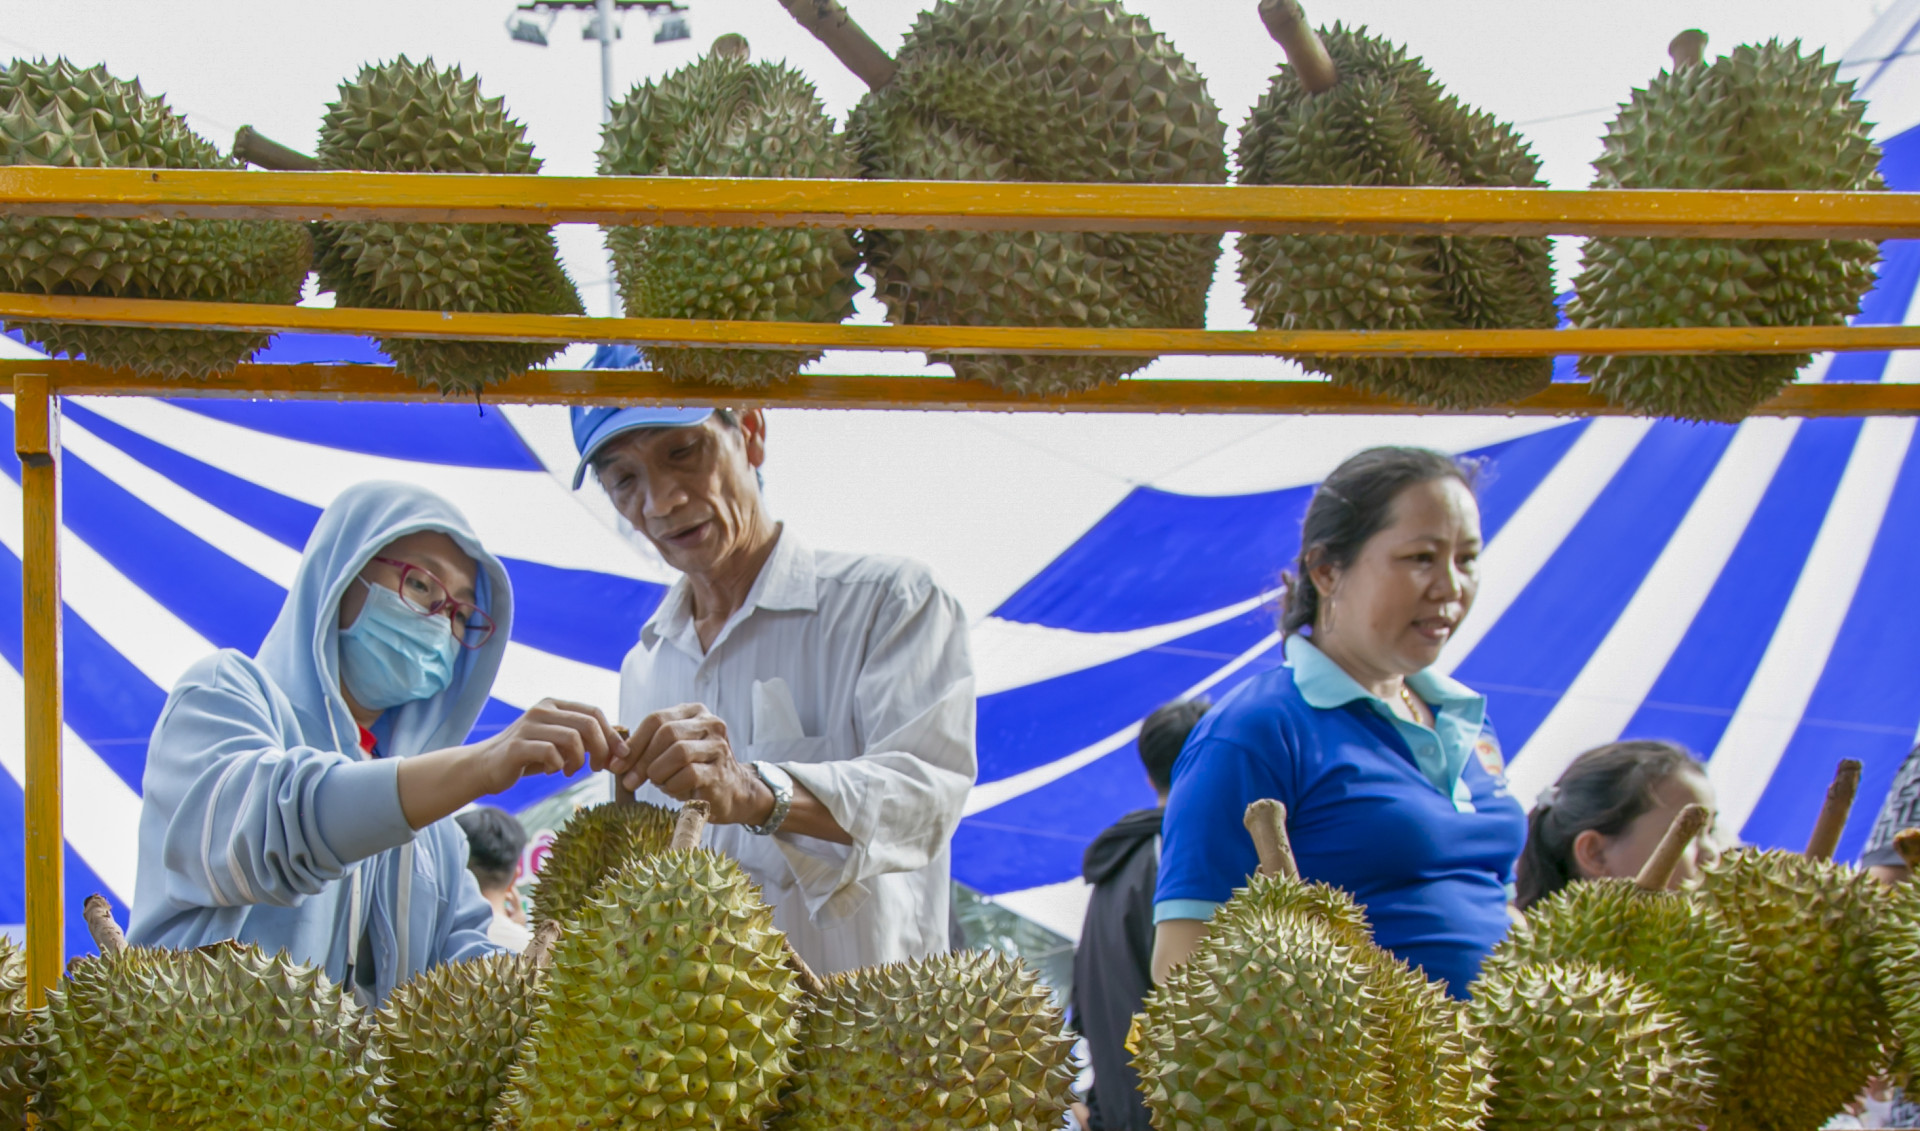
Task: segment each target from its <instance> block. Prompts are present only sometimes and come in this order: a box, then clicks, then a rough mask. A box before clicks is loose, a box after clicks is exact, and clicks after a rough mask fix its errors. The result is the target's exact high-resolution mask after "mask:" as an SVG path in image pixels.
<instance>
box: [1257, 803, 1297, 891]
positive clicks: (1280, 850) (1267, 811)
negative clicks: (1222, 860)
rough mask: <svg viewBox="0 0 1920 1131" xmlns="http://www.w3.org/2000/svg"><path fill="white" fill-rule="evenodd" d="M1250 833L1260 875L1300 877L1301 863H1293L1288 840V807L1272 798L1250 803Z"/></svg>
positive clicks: (1291, 847)
mask: <svg viewBox="0 0 1920 1131" xmlns="http://www.w3.org/2000/svg"><path fill="white" fill-rule="evenodd" d="M1244 820H1245V822H1246V826H1247V832H1249V833H1251V834H1253V849H1254V851H1255V852H1258V853H1259V854H1260V874H1261V875H1263V876H1285V877H1286V878H1287V879H1289V880H1297V879H1299V878H1300V866H1299V865H1298V864H1296V863H1294V859H1293V845H1292V844H1290V843H1288V841H1287V807H1286V806H1285V805H1282V804H1280V802H1278V801H1275V800H1274V799H1272V798H1271V797H1266V798H1262V799H1260V800H1259V801H1256V802H1254V803H1253V804H1251V805H1249V806H1247V815H1246V817H1245V818H1244Z"/></svg>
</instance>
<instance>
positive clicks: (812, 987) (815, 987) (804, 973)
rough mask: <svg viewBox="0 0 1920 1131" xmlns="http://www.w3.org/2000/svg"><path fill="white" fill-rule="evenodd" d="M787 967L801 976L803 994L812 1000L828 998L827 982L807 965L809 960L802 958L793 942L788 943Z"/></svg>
mask: <svg viewBox="0 0 1920 1131" xmlns="http://www.w3.org/2000/svg"><path fill="white" fill-rule="evenodd" d="M787 965H788V966H791V967H793V972H794V973H795V974H798V975H799V976H800V990H801V992H802V993H804V994H806V995H807V996H808V997H811V998H820V997H825V996H826V993H827V983H826V981H825V980H824V979H822V978H821V977H820V975H818V974H815V973H814V972H813V967H811V966H809V965H807V960H806V959H804V958H802V957H800V952H799V951H797V950H795V949H793V942H792V940H788V941H787Z"/></svg>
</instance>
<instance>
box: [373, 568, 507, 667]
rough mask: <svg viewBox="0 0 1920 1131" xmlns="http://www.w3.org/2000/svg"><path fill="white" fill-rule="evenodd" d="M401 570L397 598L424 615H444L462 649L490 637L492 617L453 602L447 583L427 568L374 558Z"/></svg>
mask: <svg viewBox="0 0 1920 1131" xmlns="http://www.w3.org/2000/svg"><path fill="white" fill-rule="evenodd" d="M373 560H374V561H376V562H379V563H380V564H381V565H390V566H392V567H394V568H395V569H397V570H399V571H400V588H399V594H400V599H401V600H402V601H405V602H406V604H407V607H408V608H410V609H412V610H413V611H414V612H416V613H419V614H420V615H421V616H423V617H438V616H444V617H446V618H447V628H448V631H450V632H452V633H453V638H454V639H455V640H457V641H459V642H460V646H461V647H462V648H478V647H480V646H481V645H483V644H485V643H486V642H487V641H489V640H491V639H493V618H492V617H490V616H488V615H487V614H485V613H483V612H481V611H480V610H479V609H477V608H475V607H474V606H472V605H470V604H468V603H467V602H465V601H456V600H455V599H454V597H453V594H451V593H449V592H448V591H447V583H446V582H444V581H441V580H440V579H439V578H437V577H435V576H434V575H433V574H432V572H430V571H429V570H427V569H425V568H423V567H421V566H417V565H414V564H413V563H412V562H403V561H401V560H400V559H398V558H380V557H376V558H374V559H373Z"/></svg>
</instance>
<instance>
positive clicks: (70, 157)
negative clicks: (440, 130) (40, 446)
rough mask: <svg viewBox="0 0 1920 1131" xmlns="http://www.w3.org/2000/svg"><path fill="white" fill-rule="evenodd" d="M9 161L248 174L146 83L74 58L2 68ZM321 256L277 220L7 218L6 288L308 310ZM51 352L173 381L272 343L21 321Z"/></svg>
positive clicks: (2, 266)
mask: <svg viewBox="0 0 1920 1131" xmlns="http://www.w3.org/2000/svg"><path fill="white" fill-rule="evenodd" d="M0 165H51V166H54V167H57V168H69V169H101V168H120V169H236V168H239V165H238V164H236V163H235V162H233V161H231V160H229V159H228V158H225V157H222V156H221V155H220V152H219V150H217V149H215V148H214V147H213V145H212V144H211V143H209V142H207V141H204V140H202V139H201V138H200V137H199V136H197V135H196V134H194V132H193V131H192V130H190V129H188V128H187V124H186V120H185V119H183V118H182V117H180V115H178V114H176V113H174V112H173V111H172V110H171V109H169V108H168V107H167V104H166V102H165V101H164V100H162V99H159V98H150V97H148V96H147V95H146V94H145V93H143V92H142V91H141V89H140V84H139V83H137V82H124V81H122V80H120V79H117V78H114V77H113V76H112V75H110V74H108V73H107V71H106V68H104V67H92V68H88V69H85V70H83V69H81V68H79V67H76V66H74V65H73V64H72V63H69V62H67V61H66V60H65V59H55V60H54V61H52V62H46V61H44V60H42V61H37V62H27V61H25V60H20V59H15V60H14V61H13V62H12V63H11V64H9V65H8V66H7V67H6V68H5V69H0ZM312 256H313V243H312V240H310V239H309V238H308V236H307V230H306V228H305V227H304V226H302V225H300V224H292V223H286V222H282V221H276V220H112V219H85V218H76V217H50V216H49V217H40V216H4V217H0V289H5V290H8V291H13V292H16V293H20V294H39V295H83V296H92V297H101V298H147V299H176V300H197V301H202V302H257V303H275V304H290V303H294V302H297V301H299V298H300V287H301V284H302V283H303V282H304V281H305V280H306V277H307V269H308V265H309V263H310V261H311V259H312ZM8 326H9V328H11V329H15V330H19V331H20V332H21V333H23V334H24V335H25V336H26V338H27V340H28V341H31V342H33V343H34V344H35V345H38V346H40V347H41V348H42V349H44V350H47V351H48V352H51V353H62V352H64V353H70V354H85V355H86V358H87V360H89V361H92V362H95V363H97V364H100V365H106V366H113V367H117V368H126V369H131V370H133V371H134V372H136V373H141V374H147V375H156V376H161V377H193V378H201V377H206V376H209V375H211V374H214V373H218V372H221V371H223V370H227V369H231V368H233V367H234V366H235V365H236V364H238V363H240V362H242V361H245V360H247V359H248V358H250V357H252V356H253V355H254V354H255V353H258V352H259V351H260V349H261V348H262V347H264V346H265V345H266V344H267V339H268V338H269V337H271V335H269V334H256V333H240V332H232V331H219V330H151V329H136V328H127V327H118V326H91V325H85V324H82V323H76V322H62V323H56V322H17V321H14V322H9V323H8Z"/></svg>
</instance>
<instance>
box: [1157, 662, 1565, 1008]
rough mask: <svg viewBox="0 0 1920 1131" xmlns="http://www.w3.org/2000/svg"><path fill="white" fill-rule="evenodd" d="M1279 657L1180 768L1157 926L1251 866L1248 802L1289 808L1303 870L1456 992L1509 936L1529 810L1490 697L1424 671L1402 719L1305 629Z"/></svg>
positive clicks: (1189, 912) (1205, 729)
mask: <svg viewBox="0 0 1920 1131" xmlns="http://www.w3.org/2000/svg"><path fill="white" fill-rule="evenodd" d="M1286 654H1287V666H1286V667H1283V668H1276V669H1274V670H1273V671H1270V672H1267V673H1266V674H1264V675H1261V676H1258V677H1256V678H1254V679H1251V680H1248V681H1247V682H1246V683H1244V684H1242V685H1241V686H1240V687H1238V688H1236V689H1235V690H1234V691H1233V693H1232V694H1230V695H1228V696H1227V697H1226V698H1225V699H1224V700H1222V701H1221V702H1220V704H1219V705H1218V706H1216V707H1215V708H1214V709H1213V710H1211V711H1209V712H1207V715H1206V717H1205V718H1203V719H1201V720H1200V724H1199V725H1198V726H1197V727H1195V728H1194V730H1193V733H1192V735H1190V736H1189V737H1188V738H1187V744H1186V747H1185V749H1183V750H1182V751H1181V753H1180V760H1179V761H1178V762H1177V763H1175V765H1174V769H1173V793H1172V795H1171V796H1170V797H1169V798H1168V799H1167V812H1166V817H1165V820H1164V822H1163V826H1162V832H1161V836H1162V837H1163V838H1164V839H1163V842H1162V848H1161V856H1160V881H1159V887H1158V889H1157V890H1156V892H1155V895H1154V916H1153V917H1154V921H1155V922H1159V921H1161V920H1164V919H1206V918H1209V917H1210V916H1211V915H1212V914H1213V911H1214V909H1215V908H1217V907H1219V906H1220V904H1222V903H1224V902H1226V901H1227V899H1228V897H1230V896H1231V895H1232V894H1233V890H1234V889H1235V888H1238V887H1242V886H1244V885H1245V884H1246V882H1247V877H1248V876H1250V875H1252V874H1253V872H1254V871H1255V869H1256V868H1258V866H1259V858H1258V856H1257V855H1256V854H1255V852H1254V848H1253V839H1252V838H1251V837H1250V836H1248V835H1247V831H1246V825H1245V824H1244V816H1245V813H1246V809H1247V806H1248V805H1249V804H1250V803H1252V802H1254V801H1257V800H1259V799H1260V798H1263V797H1272V798H1277V799H1279V800H1280V801H1281V802H1282V803H1283V804H1285V805H1286V807H1287V833H1288V836H1289V837H1290V838H1291V840H1292V842H1293V853H1294V858H1295V859H1296V861H1297V862H1298V863H1299V865H1300V874H1301V875H1302V876H1304V877H1305V878H1307V879H1309V880H1318V881H1321V882H1322V883H1327V884H1331V885H1333V886H1335V887H1338V888H1343V889H1345V890H1346V891H1348V892H1350V893H1351V894H1352V895H1353V897H1354V899H1356V900H1357V901H1358V902H1359V903H1360V904H1361V905H1362V906H1364V907H1365V908H1366V910H1367V918H1368V919H1370V920H1371V921H1372V923H1373V933H1374V938H1375V940H1376V941H1378V942H1379V944H1380V945H1381V946H1383V947H1385V948H1386V949H1387V950H1389V951H1392V952H1393V953H1394V954H1395V955H1397V956H1398V957H1400V958H1402V959H1405V960H1406V961H1407V962H1408V963H1409V964H1410V965H1413V966H1416V967H1419V968H1420V969H1422V970H1423V971H1425V973H1426V975H1427V977H1428V978H1430V979H1433V980H1435V981H1439V982H1442V983H1444V984H1445V985H1446V986H1447V987H1448V991H1449V992H1450V993H1452V994H1453V996H1455V997H1465V996H1466V989H1467V985H1468V984H1469V983H1470V982H1472V981H1473V978H1474V975H1475V974H1476V973H1477V972H1478V971H1479V969H1480V962H1481V960H1482V959H1483V958H1485V957H1486V955H1487V952H1488V951H1490V950H1492V949H1493V946H1494V944H1495V943H1497V942H1499V941H1500V939H1501V938H1502V937H1503V936H1504V935H1505V934H1506V933H1507V927H1508V924H1509V922H1510V920H1509V919H1508V916H1507V887H1508V885H1509V884H1510V883H1511V882H1512V879H1513V864H1514V861H1515V860H1516V859H1517V858H1518V857H1519V855H1520V849H1521V848H1522V846H1523V845H1524V844H1525V842H1526V836H1527V819H1526V814H1525V813H1524V812H1522V810H1521V808H1520V805H1519V803H1518V802H1517V801H1515V800H1514V799H1513V798H1512V797H1511V796H1510V795H1509V794H1508V792H1507V782H1506V773H1505V763H1504V760H1503V759H1502V757H1501V753H1500V742H1499V739H1498V738H1497V737H1495V735H1494V732H1493V727H1492V726H1491V725H1490V724H1489V723H1488V722H1487V721H1486V717H1485V710H1486V700H1485V699H1484V698H1483V697H1482V696H1479V695H1476V694H1474V693H1473V692H1472V691H1470V690H1469V689H1467V688H1466V687H1464V686H1462V685H1461V684H1459V683H1456V682H1455V681H1453V680H1451V679H1448V678H1446V677H1445V676H1441V675H1437V674H1434V673H1432V672H1420V673H1418V674H1416V675H1412V676H1408V677H1407V686H1408V687H1410V688H1412V690H1413V692H1414V694H1416V695H1418V696H1420V698H1421V700H1422V701H1424V702H1425V703H1426V704H1427V705H1428V706H1429V707H1430V708H1432V710H1433V713H1434V719H1435V726H1434V727H1433V728H1432V729H1429V728H1427V727H1423V726H1419V725H1417V724H1414V723H1410V722H1407V721H1406V720H1404V719H1401V718H1400V717H1399V716H1397V715H1395V714H1394V713H1393V711H1392V710H1391V709H1389V708H1388V706H1387V705H1386V703H1385V702H1383V701H1382V700H1380V699H1378V698H1376V697H1375V696H1373V695H1371V694H1369V693H1368V692H1367V691H1366V690H1365V689H1364V688H1362V687H1361V686H1360V685H1359V684H1358V683H1356V682H1354V680H1353V678H1352V677H1351V676H1349V675H1347V673H1346V672H1345V671H1343V670H1341V668H1340V666H1339V665H1338V664H1335V663H1334V662H1333V661H1332V660H1329V659H1328V658H1327V657H1326V655H1325V653H1323V652H1321V651H1320V650H1319V649H1318V648H1316V647H1314V646H1313V644H1312V643H1311V642H1310V641H1308V640H1307V639H1306V638H1305V637H1302V636H1298V635H1295V636H1291V637H1288V639H1287V644H1286Z"/></svg>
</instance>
